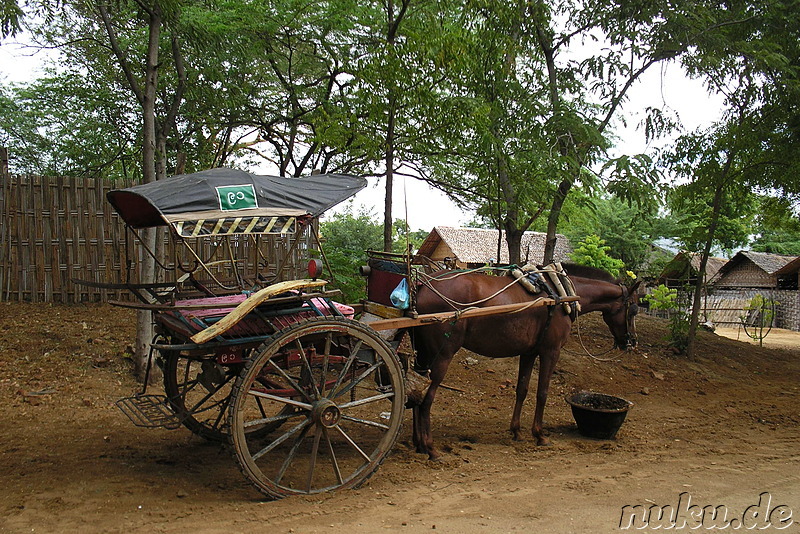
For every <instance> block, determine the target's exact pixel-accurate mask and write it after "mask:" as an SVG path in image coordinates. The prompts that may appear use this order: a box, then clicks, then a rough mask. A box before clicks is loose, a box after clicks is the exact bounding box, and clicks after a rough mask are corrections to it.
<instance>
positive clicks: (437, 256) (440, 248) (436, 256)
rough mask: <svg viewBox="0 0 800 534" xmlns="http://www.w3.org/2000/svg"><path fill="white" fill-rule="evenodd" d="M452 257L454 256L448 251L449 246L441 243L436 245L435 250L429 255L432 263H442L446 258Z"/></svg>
mask: <svg viewBox="0 0 800 534" xmlns="http://www.w3.org/2000/svg"><path fill="white" fill-rule="evenodd" d="M454 256H455V254H453V251H452V250H451V249H450V247H449V246H447V243H445V242H444V241H441V242H440V243H439V244H438V245H436V248H435V249H434V250H433V254H431V259H432V260H434V261H442V260H443V259H445V258H448V257H449V258H452V257H454Z"/></svg>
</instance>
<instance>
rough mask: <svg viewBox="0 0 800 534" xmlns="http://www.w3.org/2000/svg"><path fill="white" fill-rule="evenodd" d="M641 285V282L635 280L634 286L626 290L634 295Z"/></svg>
mask: <svg viewBox="0 0 800 534" xmlns="http://www.w3.org/2000/svg"><path fill="white" fill-rule="evenodd" d="M641 283H642V281H641V280H637V281H636V283H635V284H633V285H632V286H631V287H629V288H628V291H630V292H631V293H636V290H637V289H638V288H639V285H641Z"/></svg>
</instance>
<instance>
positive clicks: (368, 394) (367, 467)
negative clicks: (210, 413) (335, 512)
mask: <svg viewBox="0 0 800 534" xmlns="http://www.w3.org/2000/svg"><path fill="white" fill-rule="evenodd" d="M298 362H299V363H298ZM404 404H405V391H404V388H403V375H402V369H401V367H400V364H399V362H398V361H397V358H396V357H395V355H394V353H393V352H392V350H391V349H390V348H389V346H388V345H387V344H386V343H385V342H384V341H383V340H382V339H381V338H380V337H379V336H378V335H377V333H376V332H375V331H374V330H372V329H370V328H369V327H368V326H365V325H363V324H361V323H359V322H357V321H353V320H349V319H343V318H330V317H318V318H313V319H309V320H307V321H303V322H299V323H296V324H294V325H292V326H290V327H288V328H286V329H284V330H281V331H280V332H278V333H276V334H275V335H274V336H272V337H271V338H270V339H268V340H267V341H266V342H265V343H264V344H263V345H262V346H261V347H259V348H258V349H257V351H256V353H255V355H254V357H253V358H252V359H251V360H250V361H249V362H247V364H246V367H245V369H244V370H243V371H242V374H241V376H240V377H239V379H238V380H237V381H236V385H235V386H234V389H233V394H232V399H231V404H230V408H229V421H230V429H231V434H230V438H231V443H232V444H233V449H234V453H235V455H236V459H237V461H238V462H239V465H240V467H241V469H242V471H243V472H244V474H245V476H246V477H247V478H249V479H250V481H252V482H253V483H254V484H255V485H256V487H257V488H258V489H259V490H260V491H262V492H263V493H265V494H266V495H268V496H270V497H272V498H281V497H285V496H288V495H297V494H309V493H321V492H324V491H332V490H335V489H339V488H352V487H356V486H358V485H359V484H361V483H362V482H364V481H365V480H366V479H367V478H369V477H370V475H372V473H373V472H374V471H375V470H376V469H377V468H378V466H379V465H380V464H381V462H382V461H383V460H384V459H385V457H386V455H387V454H388V453H389V451H390V450H391V449H392V447H393V446H394V443H395V441H396V440H397V435H398V433H399V432H400V426H401V423H402V416H403V411H404ZM281 407H284V408H285V407H291V408H292V409H293V410H294V411H293V412H292V413H289V414H286V413H282V414H280V415H278V416H270V415H269V414H274V413H278V412H281V409H280V408H281ZM276 421H282V422H284V425H283V427H282V428H281V430H280V431H278V432H274V433H272V434H270V435H268V436H259V435H254V434H252V433H248V432H247V430H248V429H249V428H253V427H256V428H258V427H260V426H263V425H265V424H272V423H274V422H276Z"/></svg>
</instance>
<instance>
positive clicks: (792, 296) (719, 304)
mask: <svg viewBox="0 0 800 534" xmlns="http://www.w3.org/2000/svg"><path fill="white" fill-rule="evenodd" d="M758 294H760V295H763V296H764V297H767V298H769V299H772V300H774V301H777V302H778V303H779V304H778V306H777V309H776V314H775V326H776V327H778V328H786V329H789V330H795V331H800V291H789V290H777V289H773V290H763V289H761V290H759V289H726V290H715V291H714V292H713V294H711V295H708V296H707V297H704V300H703V302H704V308H705V309H704V311H703V313H702V314H701V315H704V316H705V317H707V318H708V320H710V321H711V322H712V323H714V324H717V325H720V326H733V325H738V324H740V320H739V317H740V316H742V315H744V313H745V312H744V308H745V306H747V304H748V303H749V302H750V299H752V298H753V297H754V296H756V295H758Z"/></svg>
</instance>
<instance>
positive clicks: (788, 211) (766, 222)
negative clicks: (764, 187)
mask: <svg viewBox="0 0 800 534" xmlns="http://www.w3.org/2000/svg"><path fill="white" fill-rule="evenodd" d="M755 230H756V231H755V233H756V238H755V239H754V240H753V243H752V244H751V246H750V248H751V250H755V251H756V252H772V253H774V254H783V255H787V256H800V217H798V215H797V214H796V213H795V212H794V206H792V203H791V202H790V201H789V200H788V199H783V198H775V197H762V198H761V201H760V205H759V212H758V215H757V216H756V227H755Z"/></svg>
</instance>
